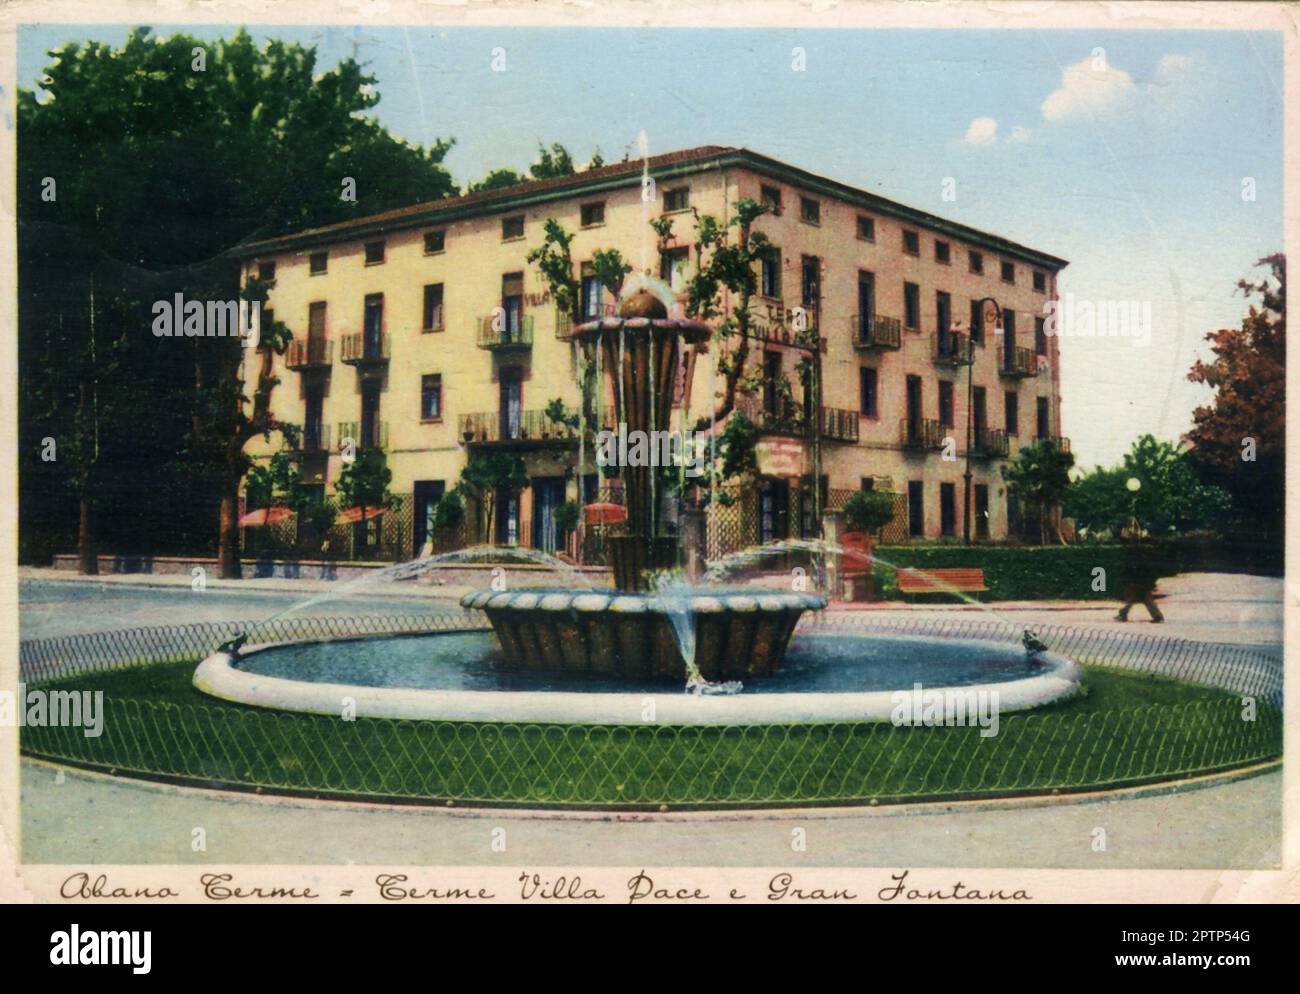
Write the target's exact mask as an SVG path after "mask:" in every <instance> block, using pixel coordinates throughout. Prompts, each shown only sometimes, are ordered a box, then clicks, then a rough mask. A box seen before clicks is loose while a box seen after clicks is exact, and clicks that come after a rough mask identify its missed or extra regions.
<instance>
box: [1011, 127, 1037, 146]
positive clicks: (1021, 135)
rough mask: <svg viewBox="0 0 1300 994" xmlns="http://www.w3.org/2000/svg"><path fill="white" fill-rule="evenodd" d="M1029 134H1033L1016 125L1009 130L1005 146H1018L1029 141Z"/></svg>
mask: <svg viewBox="0 0 1300 994" xmlns="http://www.w3.org/2000/svg"><path fill="white" fill-rule="evenodd" d="M1031 134H1033V132H1031V131H1030V130H1029V129H1028V128H1026V127H1025V126H1024V125H1023V124H1017V125H1016V126H1015V127H1014V128H1012V129H1011V134H1010V135H1009V136H1008V137H1007V144H1008V145H1020V144H1022V143H1024V142H1027V141H1029V136H1030V135H1031Z"/></svg>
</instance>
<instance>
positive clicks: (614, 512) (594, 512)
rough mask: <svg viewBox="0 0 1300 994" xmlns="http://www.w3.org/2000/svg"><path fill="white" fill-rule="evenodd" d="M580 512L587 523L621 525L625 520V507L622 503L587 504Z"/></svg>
mask: <svg viewBox="0 0 1300 994" xmlns="http://www.w3.org/2000/svg"><path fill="white" fill-rule="evenodd" d="M582 513H583V515H584V517H585V518H586V521H587V524H589V525H621V524H622V523H623V522H624V521H626V520H627V508H626V507H624V506H623V505H622V504H610V503H604V502H598V503H595V504H588V505H587V506H586V507H584V508H583V509H582Z"/></svg>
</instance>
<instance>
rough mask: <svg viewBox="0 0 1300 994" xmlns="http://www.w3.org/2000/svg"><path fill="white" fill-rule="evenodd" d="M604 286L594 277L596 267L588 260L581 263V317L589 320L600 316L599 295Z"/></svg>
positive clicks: (602, 291) (600, 295) (600, 302)
mask: <svg viewBox="0 0 1300 994" xmlns="http://www.w3.org/2000/svg"><path fill="white" fill-rule="evenodd" d="M604 289H605V288H604V287H602V286H601V285H600V280H598V279H597V278H596V267H595V266H593V265H592V264H591V263H590V262H584V263H583V264H582V317H583V319H584V320H591V319H592V318H598V317H600V316H601V304H602V300H601V297H602V295H603V293H604Z"/></svg>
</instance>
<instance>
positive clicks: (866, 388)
mask: <svg viewBox="0 0 1300 994" xmlns="http://www.w3.org/2000/svg"><path fill="white" fill-rule="evenodd" d="M879 386H880V380H879V374H878V373H877V372H876V370H875V369H874V368H872V367H871V366H863V367H861V368H860V369H859V370H858V394H859V398H858V399H859V401H860V405H859V409H860V411H861V413H862V416H863V417H864V418H877V417H880V395H879V393H878V390H879Z"/></svg>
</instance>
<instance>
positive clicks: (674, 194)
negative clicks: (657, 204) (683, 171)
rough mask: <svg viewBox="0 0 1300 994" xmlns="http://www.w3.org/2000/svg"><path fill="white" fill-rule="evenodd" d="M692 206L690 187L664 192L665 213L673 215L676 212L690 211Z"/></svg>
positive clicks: (679, 187) (675, 188) (680, 187)
mask: <svg viewBox="0 0 1300 994" xmlns="http://www.w3.org/2000/svg"><path fill="white" fill-rule="evenodd" d="M690 206H691V188H690V187H689V186H678V187H674V188H673V189H671V190H665V191H664V212H665V213H667V214H671V213H673V212H674V211H684V210H689V209H690Z"/></svg>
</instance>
